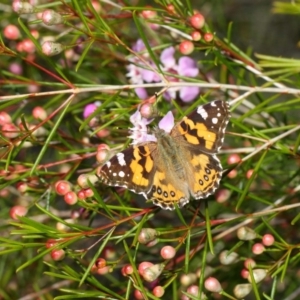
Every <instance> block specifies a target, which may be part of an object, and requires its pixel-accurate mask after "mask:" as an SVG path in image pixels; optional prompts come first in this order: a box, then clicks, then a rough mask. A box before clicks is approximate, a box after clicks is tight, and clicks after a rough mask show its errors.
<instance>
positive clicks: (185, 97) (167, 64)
mask: <svg viewBox="0 0 300 300" xmlns="http://www.w3.org/2000/svg"><path fill="white" fill-rule="evenodd" d="M174 53H175V49H174V47H169V48H166V49H165V50H163V52H162V53H161V56H160V61H161V62H162V64H163V70H164V71H166V72H168V73H171V74H176V75H179V76H185V77H196V76H197V75H198V74H199V69H198V68H197V63H196V61H195V60H193V59H192V58H190V57H188V56H182V57H180V58H179V60H178V64H176V60H175V58H174ZM168 79H169V81H171V82H172V81H181V80H180V79H178V78H175V77H169V78H168ZM177 91H178V92H179V97H180V99H181V100H182V101H183V102H191V101H193V100H194V99H195V98H196V97H197V96H198V94H199V92H200V88H199V87H188V86H187V87H181V88H170V89H168V90H167V91H166V92H165V94H164V97H165V98H166V99H167V100H171V99H172V98H175V97H176V92H177Z"/></svg>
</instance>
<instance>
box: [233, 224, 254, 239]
mask: <svg viewBox="0 0 300 300" xmlns="http://www.w3.org/2000/svg"><path fill="white" fill-rule="evenodd" d="M237 237H238V238H239V239H240V240H242V241H250V240H254V239H255V238H256V232H255V231H254V230H253V229H251V228H249V227H246V226H243V227H241V228H239V229H238V231H237Z"/></svg>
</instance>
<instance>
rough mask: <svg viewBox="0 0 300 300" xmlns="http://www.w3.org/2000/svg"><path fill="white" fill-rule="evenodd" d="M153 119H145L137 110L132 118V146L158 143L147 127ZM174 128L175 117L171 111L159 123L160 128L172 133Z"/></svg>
mask: <svg viewBox="0 0 300 300" xmlns="http://www.w3.org/2000/svg"><path fill="white" fill-rule="evenodd" d="M152 121H153V119H151V120H148V119H146V118H143V117H142V115H141V113H140V111H139V110H137V111H136V112H135V113H134V114H133V115H131V117H130V122H131V123H132V124H133V128H130V132H131V135H130V136H129V138H131V139H132V140H133V141H132V143H131V144H133V145H136V144H139V143H144V142H156V141H157V139H156V137H155V135H154V134H149V133H148V128H147V125H148V124H150V123H151V122H152ZM173 127H174V116H173V113H172V112H171V111H169V112H168V113H167V114H166V115H165V116H164V117H163V118H162V119H161V120H160V121H159V123H158V128H159V129H162V130H164V131H165V132H167V133H170V132H171V130H172V128H173Z"/></svg>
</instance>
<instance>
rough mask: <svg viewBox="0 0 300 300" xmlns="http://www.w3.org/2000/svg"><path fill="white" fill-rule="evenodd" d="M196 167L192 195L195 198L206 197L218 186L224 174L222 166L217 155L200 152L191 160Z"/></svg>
mask: <svg viewBox="0 0 300 300" xmlns="http://www.w3.org/2000/svg"><path fill="white" fill-rule="evenodd" d="M191 164H192V166H193V167H194V168H195V170H197V171H195V174H194V183H193V185H192V191H191V193H192V195H193V197H194V198H195V199H201V198H206V197H208V196H209V195H211V194H213V193H214V191H215V190H216V189H217V188H218V186H219V182H220V179H221V176H222V173H221V172H222V167H221V164H220V162H219V160H218V158H217V157H216V156H211V155H206V154H200V155H195V156H193V158H192V160H191Z"/></svg>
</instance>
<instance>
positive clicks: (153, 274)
mask: <svg viewBox="0 0 300 300" xmlns="http://www.w3.org/2000/svg"><path fill="white" fill-rule="evenodd" d="M164 267H165V266H164V264H155V265H153V266H151V267H148V268H146V269H145V270H144V271H143V274H142V276H143V278H144V279H145V280H146V281H148V282H152V281H154V280H155V279H157V278H158V276H159V275H160V274H161V272H162V271H163V269H164Z"/></svg>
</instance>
